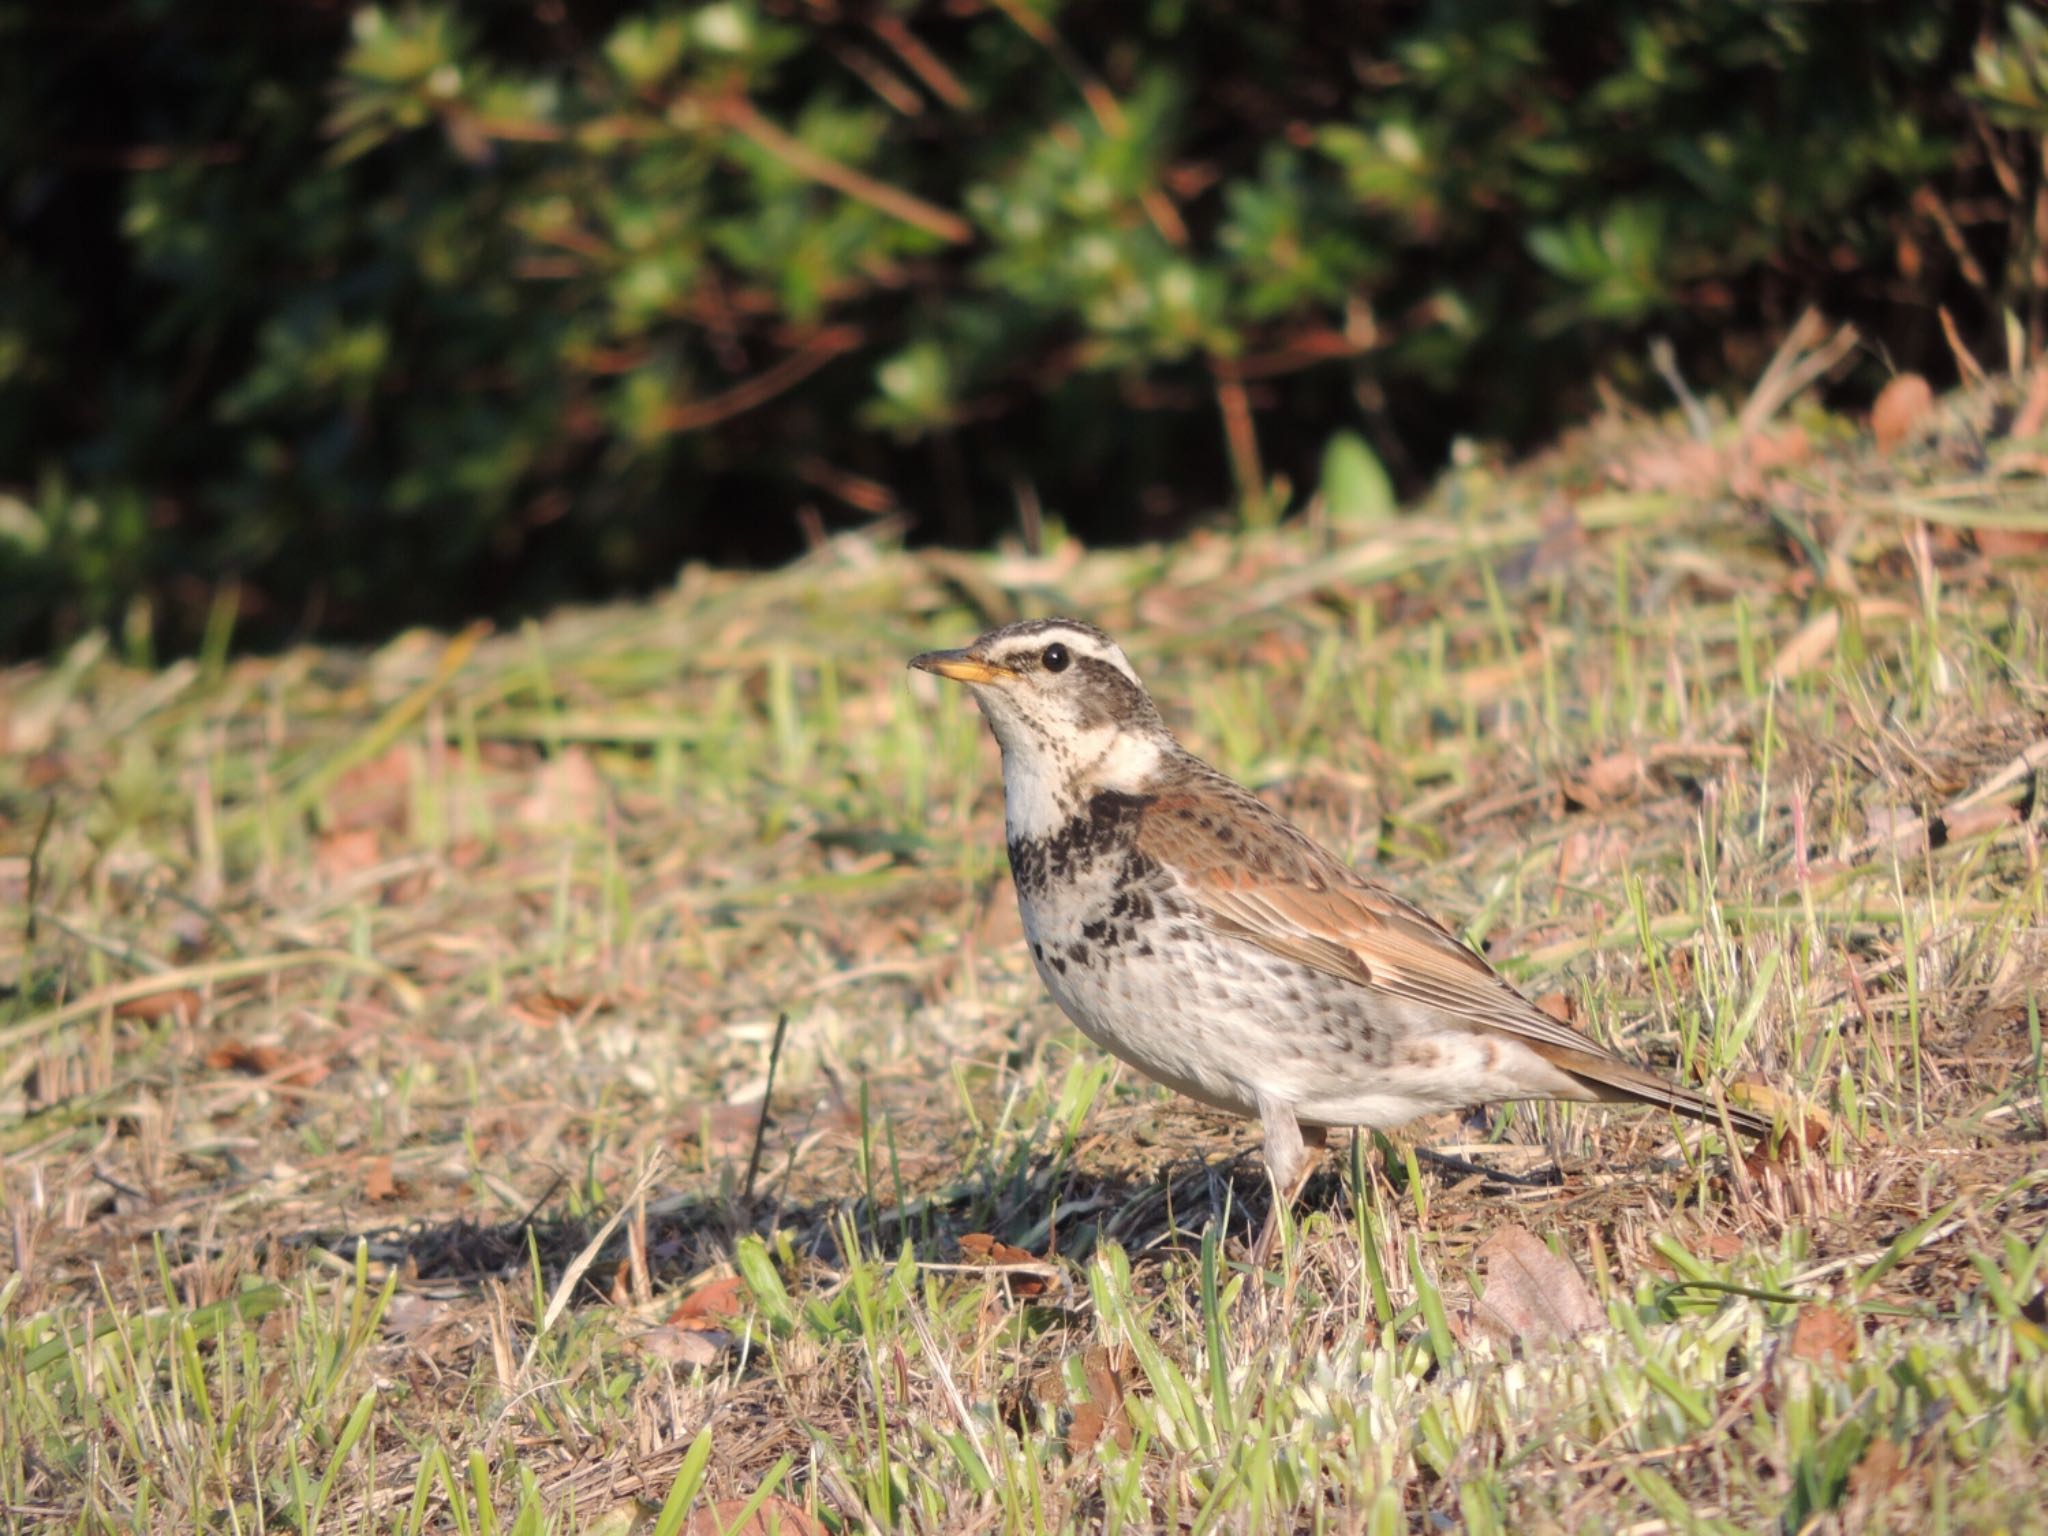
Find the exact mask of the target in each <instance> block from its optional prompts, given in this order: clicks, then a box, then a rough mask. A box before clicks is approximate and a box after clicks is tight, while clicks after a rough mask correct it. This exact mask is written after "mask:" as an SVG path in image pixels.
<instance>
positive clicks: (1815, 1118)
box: [1723, 1077, 1835, 1178]
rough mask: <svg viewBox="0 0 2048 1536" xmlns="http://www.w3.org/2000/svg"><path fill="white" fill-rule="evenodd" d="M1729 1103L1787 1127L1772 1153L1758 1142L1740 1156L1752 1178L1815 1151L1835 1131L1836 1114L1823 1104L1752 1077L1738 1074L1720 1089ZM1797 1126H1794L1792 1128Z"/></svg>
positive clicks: (1768, 1146) (1764, 1143) (1768, 1147)
mask: <svg viewBox="0 0 2048 1536" xmlns="http://www.w3.org/2000/svg"><path fill="white" fill-rule="evenodd" d="M1723 1091H1724V1092H1725V1093H1726V1094H1727V1095H1728V1100H1729V1102H1730V1103H1732V1104H1741V1105H1744V1106H1745V1107H1747V1108H1749V1109H1753V1110H1755V1111H1756V1112H1757V1113H1758V1114H1761V1115H1769V1116H1770V1117H1771V1118H1772V1119H1773V1120H1775V1121H1777V1122H1778V1123H1779V1124H1781V1125H1783V1126H1785V1127H1786V1135H1785V1136H1784V1137H1783V1138H1782V1139H1781V1144H1780V1145H1779V1147H1778V1148H1777V1151H1776V1154H1775V1155H1773V1153H1772V1150H1771V1147H1770V1145H1769V1143H1768V1142H1764V1141H1759V1142H1758V1143H1757V1144H1756V1145H1755V1146H1754V1147H1752V1148H1750V1150H1749V1152H1748V1153H1747V1154H1746V1155H1745V1156H1744V1158H1743V1165H1744V1167H1746V1168H1747V1169H1748V1170H1749V1173H1750V1176H1751V1177H1752V1178H1755V1177H1757V1176H1759V1175H1761V1174H1762V1173H1764V1172H1765V1171H1766V1170H1767V1169H1771V1168H1777V1167H1783V1166H1784V1165H1785V1164H1786V1163H1787V1162H1790V1161H1791V1160H1793V1159H1795V1158H1797V1157H1799V1156H1800V1155H1802V1154H1803V1153H1806V1152H1813V1151H1818V1150H1819V1149H1820V1148H1822V1147H1824V1146H1826V1145H1827V1144H1828V1141H1829V1138H1831V1137H1832V1136H1833V1135H1834V1133H1835V1117H1834V1116H1833V1115H1831V1114H1829V1113H1828V1112H1827V1110H1826V1109H1824V1108H1823V1107H1822V1106H1820V1105H1818V1104H1815V1103H1813V1102H1811V1101H1810V1100H1807V1099H1801V1098H1798V1097H1796V1096H1795V1095H1793V1094H1789V1093H1783V1092H1780V1091H1779V1090H1778V1089H1776V1088H1773V1087H1772V1086H1771V1085H1770V1084H1769V1083H1766V1082H1763V1081H1762V1080H1760V1079H1758V1078H1753V1077H1738V1078H1736V1079H1735V1080H1734V1081H1733V1082H1731V1083H1729V1084H1727V1085H1726V1087H1725V1088H1724V1090H1723ZM1795 1128H1796V1129H1795Z"/></svg>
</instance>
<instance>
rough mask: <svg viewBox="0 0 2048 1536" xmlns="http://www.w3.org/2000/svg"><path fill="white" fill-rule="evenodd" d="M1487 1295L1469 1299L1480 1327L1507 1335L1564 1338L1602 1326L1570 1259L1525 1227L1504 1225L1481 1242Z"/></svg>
mask: <svg viewBox="0 0 2048 1536" xmlns="http://www.w3.org/2000/svg"><path fill="white" fill-rule="evenodd" d="M1479 1259H1480V1263H1481V1265H1482V1266H1483V1274H1484V1276H1485V1280H1486V1294H1485V1295H1483V1296H1482V1297H1480V1298H1479V1299H1478V1300H1477V1301H1476V1302H1474V1303H1473V1314H1474V1317H1475V1320H1476V1321H1477V1322H1478V1323H1479V1324H1480V1326H1482V1327H1484V1328H1486V1329H1487V1330H1488V1331H1489V1332H1492V1333H1496V1334H1498V1335H1499V1336H1500V1337H1502V1338H1505V1339H1509V1340H1540V1339H1568V1338H1570V1337H1571V1336H1572V1335H1573V1334H1576V1333H1584V1332H1585V1331H1586V1330H1588V1329H1590V1328H1599V1327H1603V1326H1605V1324H1606V1322H1607V1314H1606V1313H1605V1312H1604V1311H1602V1310H1601V1307H1600V1302H1599V1298H1597V1297H1596V1296H1594V1294H1593V1293H1592V1291H1590V1290H1588V1289H1587V1287H1586V1282H1585V1281H1584V1280H1583V1279H1582V1278H1580V1275H1579V1272H1578V1270H1577V1269H1575V1268H1574V1267H1573V1266H1572V1265H1571V1263H1570V1262H1569V1261H1568V1260H1565V1259H1561V1258H1559V1257H1558V1256H1557V1255H1556V1254H1554V1253H1552V1252H1551V1251H1550V1250H1549V1249H1548V1248H1546V1247H1544V1246H1543V1241H1542V1239H1541V1238H1539V1237H1537V1236H1536V1234H1535V1233H1533V1232H1531V1231H1530V1230H1529V1229H1528V1228H1527V1227H1513V1226H1511V1227H1502V1228H1501V1229H1500V1230H1499V1231H1498V1232H1496V1233H1494V1234H1493V1236H1491V1237H1489V1238H1488V1239H1487V1240H1486V1241H1485V1242H1483V1243H1481V1244H1480V1245H1479Z"/></svg>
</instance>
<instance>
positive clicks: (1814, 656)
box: [1771, 608, 1842, 683]
mask: <svg viewBox="0 0 2048 1536" xmlns="http://www.w3.org/2000/svg"><path fill="white" fill-rule="evenodd" d="M1841 632H1842V610H1841V609H1839V608H1827V609H1823V610H1822V611H1821V612H1819V613H1817V614H1815V615H1814V616H1813V617H1812V618H1810V619H1808V620H1807V621H1806V622H1805V623H1804V624H1802V625H1800V626H1799V632H1798V633H1797V634H1795V635H1793V637H1792V638H1791V639H1790V640H1787V641H1786V642H1785V644H1784V645H1783V646H1782V647H1781V648H1780V649H1779V651H1778V654H1777V655H1776V656H1775V657H1774V658H1772V661H1771V678H1772V680H1773V681H1774V682H1780V683H1782V682H1787V681H1789V680H1790V679H1792V678H1795V677H1797V676H1799V674H1800V673H1802V672H1810V671H1812V670H1813V668H1815V667H1817V666H1819V665H1820V663H1821V662H1822V661H1823V660H1824V659H1825V658H1826V657H1827V655H1828V653H1829V652H1830V651H1832V650H1834V648H1835V639H1836V637H1837V636H1838V635H1840V634H1841Z"/></svg>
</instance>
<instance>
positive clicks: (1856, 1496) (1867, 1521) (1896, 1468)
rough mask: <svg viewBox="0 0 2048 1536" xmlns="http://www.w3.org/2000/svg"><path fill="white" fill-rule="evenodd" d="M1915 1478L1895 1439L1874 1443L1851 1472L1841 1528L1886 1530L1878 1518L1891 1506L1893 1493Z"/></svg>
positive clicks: (1882, 1438)
mask: <svg viewBox="0 0 2048 1536" xmlns="http://www.w3.org/2000/svg"><path fill="white" fill-rule="evenodd" d="M1912 1476H1913V1474H1912V1471H1911V1469H1910V1467H1909V1466H1908V1465H1907V1456H1906V1453H1905V1452H1904V1451H1903V1450H1901V1449H1900V1447H1899V1443H1898V1442H1897V1441H1896V1440H1893V1439H1891V1438H1890V1437H1889V1436H1885V1435H1880V1436H1878V1437H1877V1438H1876V1439H1875V1440H1872V1441H1871V1442H1870V1445H1869V1447H1868V1448H1867V1449H1865V1451H1864V1452H1863V1457H1862V1459H1861V1460H1860V1461H1858V1462H1857V1463H1856V1466H1855V1468H1854V1470H1852V1471H1851V1472H1850V1473H1849V1492H1848V1497H1847V1498H1846V1499H1845V1500H1844V1501H1843V1503H1842V1517H1841V1518H1842V1525H1841V1529H1843V1530H1845V1531H1871V1530H1881V1529H1883V1526H1882V1524H1881V1523H1880V1521H1879V1519H1878V1515H1879V1513H1880V1511H1882V1510H1883V1509H1884V1508H1885V1507H1886V1506H1887V1505H1889V1504H1890V1503H1892V1498H1891V1494H1892V1491H1893V1490H1894V1489H1896V1488H1897V1487H1899V1485H1900V1484H1902V1483H1905V1482H1907V1481H1909V1480H1911V1478H1912Z"/></svg>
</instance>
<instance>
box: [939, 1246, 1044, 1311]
mask: <svg viewBox="0 0 2048 1536" xmlns="http://www.w3.org/2000/svg"><path fill="white" fill-rule="evenodd" d="M960 1261H961V1262H962V1263H963V1264H1035V1265H1043V1263H1044V1260H1042V1259H1040V1258H1039V1257H1038V1255H1037V1254H1035V1253H1032V1252H1031V1251H1029V1250H1028V1249H1024V1248H1019V1247H1017V1246H1015V1245H1014V1244H1011V1243H1006V1242H1003V1241H1002V1240H1001V1239H999V1238H994V1237H991V1236H989V1235H988V1233H986V1232H969V1233H967V1234H966V1235H965V1236H964V1237H962V1238H961V1239H960ZM1008 1279H1009V1282H1010V1290H1011V1292H1012V1294H1014V1295H1018V1296H1037V1295H1041V1294H1043V1292H1044V1291H1045V1289H1046V1287H1047V1285H1048V1284H1049V1282H1048V1281H1047V1279H1046V1277H1045V1276H1044V1275H1030V1274H1012V1275H1010V1276H1009V1277H1008Z"/></svg>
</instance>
